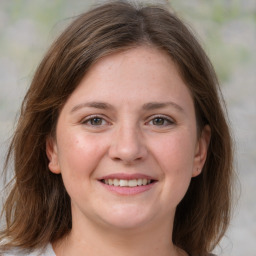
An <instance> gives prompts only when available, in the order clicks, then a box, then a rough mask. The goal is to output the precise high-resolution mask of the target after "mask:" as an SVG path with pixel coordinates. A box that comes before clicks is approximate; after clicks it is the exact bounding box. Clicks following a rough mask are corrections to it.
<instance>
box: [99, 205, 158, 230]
mask: <svg viewBox="0 0 256 256" xmlns="http://www.w3.org/2000/svg"><path fill="white" fill-rule="evenodd" d="M152 215H153V214H152V213H151V214H150V213H149V212H147V211H145V209H143V208H141V207H140V208H138V207H121V208H120V207H116V208H112V209H111V212H109V214H104V216H103V218H102V219H103V220H104V222H105V223H107V224H108V225H109V226H112V227H114V228H118V229H126V230H127V229H137V228H139V227H143V226H144V225H147V224H148V222H149V221H150V220H151V219H152Z"/></svg>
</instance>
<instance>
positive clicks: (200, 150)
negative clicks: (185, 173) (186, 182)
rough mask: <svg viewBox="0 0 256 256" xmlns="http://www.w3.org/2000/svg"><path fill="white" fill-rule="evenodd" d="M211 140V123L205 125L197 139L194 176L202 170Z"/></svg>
mask: <svg viewBox="0 0 256 256" xmlns="http://www.w3.org/2000/svg"><path fill="white" fill-rule="evenodd" d="M210 140H211V128H210V126H209V125H205V126H204V128H203V130H202V132H201V134H200V137H199V138H198V141H197V145H196V150H195V157H194V169H193V173H192V177H196V176H197V175H199V174H200V173H201V172H202V169H203V167H204V163H205V161H206V157H207V151H208V147H209V144H210Z"/></svg>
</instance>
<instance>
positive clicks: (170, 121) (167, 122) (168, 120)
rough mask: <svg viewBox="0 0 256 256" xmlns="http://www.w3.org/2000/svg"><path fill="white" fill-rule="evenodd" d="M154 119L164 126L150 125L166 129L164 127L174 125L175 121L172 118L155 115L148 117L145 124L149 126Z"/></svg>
mask: <svg viewBox="0 0 256 256" xmlns="http://www.w3.org/2000/svg"><path fill="white" fill-rule="evenodd" d="M156 119H161V120H163V122H164V124H160V125H156V124H152V125H154V126H159V127H166V126H170V125H173V124H175V121H174V120H173V119H172V118H170V117H167V116H161V115H156V116H153V117H150V120H149V121H148V122H147V124H149V123H150V122H153V121H154V120H156Z"/></svg>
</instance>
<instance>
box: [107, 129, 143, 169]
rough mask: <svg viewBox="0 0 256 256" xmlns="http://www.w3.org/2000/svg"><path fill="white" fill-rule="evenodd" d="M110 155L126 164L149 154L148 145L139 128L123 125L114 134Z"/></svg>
mask: <svg viewBox="0 0 256 256" xmlns="http://www.w3.org/2000/svg"><path fill="white" fill-rule="evenodd" d="M111 139H112V141H111V146H110V148H109V156H110V158H111V159H113V160H115V161H120V162H123V163H124V164H133V163H135V162H138V161H142V160H144V159H145V158H146V156H147V154H148V150H147V147H146V145H145V142H144V140H143V136H142V134H141V132H140V131H139V128H136V127H130V126H129V125H128V126H126V127H125V126H122V127H120V128H119V129H117V131H116V132H115V133H114V134H113V137H112V138H111Z"/></svg>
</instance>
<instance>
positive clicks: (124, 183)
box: [103, 179, 151, 187]
mask: <svg viewBox="0 0 256 256" xmlns="http://www.w3.org/2000/svg"><path fill="white" fill-rule="evenodd" d="M103 182H104V183H105V184H107V185H110V186H115V187H118V186H120V187H136V186H142V185H143V186H145V185H147V184H150V183H151V180H148V179H133V180H119V179H107V180H103Z"/></svg>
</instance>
